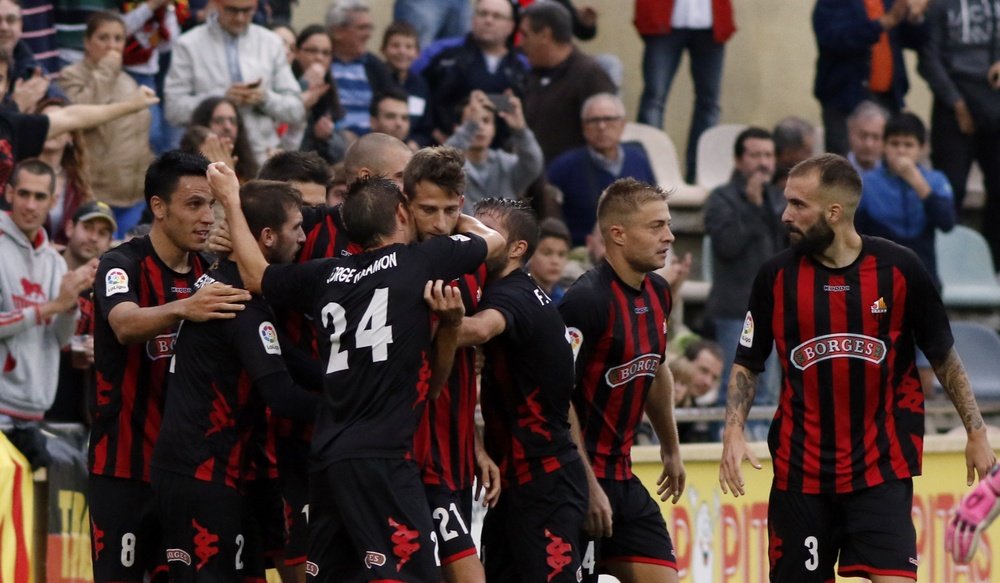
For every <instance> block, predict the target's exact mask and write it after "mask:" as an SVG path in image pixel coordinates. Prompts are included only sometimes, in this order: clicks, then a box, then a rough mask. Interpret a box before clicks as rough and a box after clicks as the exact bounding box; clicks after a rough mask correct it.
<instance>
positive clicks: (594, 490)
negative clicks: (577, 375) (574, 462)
mask: <svg viewBox="0 0 1000 583" xmlns="http://www.w3.org/2000/svg"><path fill="white" fill-rule="evenodd" d="M569 435H570V437H571V438H572V439H573V442H574V443H575V444H576V450H577V451H578V452H579V453H580V460H581V461H582V462H583V471H584V473H586V474H587V489H588V490H589V491H590V496H589V503H588V508H587V518H586V520H584V523H583V529H584V530H585V531H586V532H587V534H589V535H591V536H595V537H602V536H603V537H610V536H611V534H612V516H613V514H612V512H611V501H610V500H608V495H607V494H606V493H605V492H604V488H602V487H601V483H600V482H598V481H597V475H596V474H594V468H592V467H590V456H589V455H588V454H587V445H586V443H584V441H583V430H582V429H581V425H580V417H579V415H577V414H576V407H575V406H574V405H573V403H570V404H569Z"/></svg>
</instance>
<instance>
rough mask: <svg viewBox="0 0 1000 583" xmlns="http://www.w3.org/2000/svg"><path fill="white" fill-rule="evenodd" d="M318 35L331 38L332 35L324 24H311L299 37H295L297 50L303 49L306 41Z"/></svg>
mask: <svg viewBox="0 0 1000 583" xmlns="http://www.w3.org/2000/svg"><path fill="white" fill-rule="evenodd" d="M317 34H322V35H326V36H327V37H329V36H330V33H328V32H327V31H326V27H325V26H323V25H322V24H310V25H309V26H307V27H305V28H303V29H302V31H301V32H299V34H298V35H296V36H295V48H297V49H301V48H302V45H304V44H306V41H307V40H309V39H310V38H312V37H313V36H315V35H317Z"/></svg>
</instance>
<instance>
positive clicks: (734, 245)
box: [705, 127, 786, 437]
mask: <svg viewBox="0 0 1000 583" xmlns="http://www.w3.org/2000/svg"><path fill="white" fill-rule="evenodd" d="M775 149H776V148H775V143H774V139H773V138H772V137H771V134H770V133H768V132H767V130H764V129H761V128H756V127H750V128H747V129H745V130H743V131H742V132H741V133H740V134H739V135H738V136H737V137H736V144H735V145H734V147H733V166H734V169H733V175H732V177H731V178H730V180H729V182H728V183H727V184H724V185H722V186H720V187H718V188H716V189H715V190H713V191H712V193H711V194H710V195H709V196H708V200H707V201H706V202H705V235H706V236H707V237H709V238H710V240H711V243H712V257H711V258H710V259H711V262H712V289H711V290H710V291H709V294H708V302H707V303H706V305H705V318H706V319H707V320H708V321H709V322H710V326H711V328H712V329H713V330H714V334H715V340H716V341H717V342H718V343H719V344H720V345H721V346H722V349H723V351H724V353H725V358H724V359H723V362H724V363H725V370H724V371H723V373H722V379H723V382H722V384H721V387H720V390H719V400H718V402H719V404H720V405H725V402H726V388H727V383H728V381H729V365H730V363H732V361H733V356H734V355H735V354H736V345H737V343H738V342H739V338H740V333H741V332H742V330H743V326H744V316H745V315H746V310H747V302H749V300H750V289H751V287H752V286H753V281H754V278H755V277H756V275H757V270H758V269H760V266H761V265H762V264H763V263H764V262H765V261H766V260H767V259H769V258H770V257H771V256H772V255H774V254H775V253H777V252H778V251H780V250H782V249H783V248H784V247H785V245H786V241H785V229H784V227H783V225H782V223H781V213H782V211H783V210H784V208H785V199H784V196H783V195H782V191H781V189H780V188H777V187H776V186H774V185H773V184H772V183H771V180H772V178H773V176H774V168H775V153H774V152H775ZM779 381H780V372H779V370H778V364H777V360H776V359H775V355H774V354H772V356H771V360H769V361H768V365H767V367H766V369H765V372H764V373H763V374H762V375H761V378H760V380H759V383H758V389H757V396H756V398H755V400H754V402H755V403H757V404H764V405H768V404H773V403H775V402H776V399H777V389H778V382H779ZM765 425H766V424H765ZM757 437H760V435H757Z"/></svg>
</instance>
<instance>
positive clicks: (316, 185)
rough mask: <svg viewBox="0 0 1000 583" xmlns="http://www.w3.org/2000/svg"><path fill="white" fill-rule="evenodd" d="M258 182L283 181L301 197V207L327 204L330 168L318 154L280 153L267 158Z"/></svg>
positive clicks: (258, 176)
mask: <svg viewBox="0 0 1000 583" xmlns="http://www.w3.org/2000/svg"><path fill="white" fill-rule="evenodd" d="M257 178H259V179H261V180H281V181H283V182H287V183H289V184H291V185H292V186H294V187H295V188H296V189H297V190H298V191H299V193H300V194H301V195H302V204H304V205H306V206H321V205H324V204H326V200H327V185H329V184H330V181H331V176H330V167H329V166H327V164H326V162H325V161H324V160H323V159H322V158H320V157H319V155H318V154H316V152H279V153H277V154H275V155H274V156H271V157H270V158H268V160H267V162H265V163H264V165H263V166H262V167H261V169H260V173H259V174H258V175H257Z"/></svg>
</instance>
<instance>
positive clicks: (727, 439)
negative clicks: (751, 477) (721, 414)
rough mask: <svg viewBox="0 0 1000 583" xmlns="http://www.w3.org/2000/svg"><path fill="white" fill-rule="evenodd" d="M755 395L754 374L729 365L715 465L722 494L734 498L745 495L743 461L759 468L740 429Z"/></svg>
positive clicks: (736, 365)
mask: <svg viewBox="0 0 1000 583" xmlns="http://www.w3.org/2000/svg"><path fill="white" fill-rule="evenodd" d="M756 394H757V373H755V372H753V371H752V370H750V369H748V368H746V367H745V366H742V365H739V364H735V363H733V369H732V373H731V374H730V376H729V391H728V397H727V399H726V428H725V429H724V430H723V432H722V461H721V463H720V465H719V485H720V486H721V487H722V493H723V494H726V493H728V492H729V491H730V490H732V492H733V496H735V497H739V496H742V495H743V494H745V493H746V492H745V491H744V488H743V470H742V469H741V468H740V466H741V465H742V464H743V460H749V462H750V465H752V466H753V467H754V468H756V469H758V470H759V469H760V468H761V465H760V462H759V461H757V457H756V456H755V455H754V454H753V452H752V451H750V447H749V446H748V445H747V440H746V436H745V435H744V434H743V426H744V425H745V424H746V420H747V415H748V414H749V413H750V405H752V404H753V398H754V395H756Z"/></svg>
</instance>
